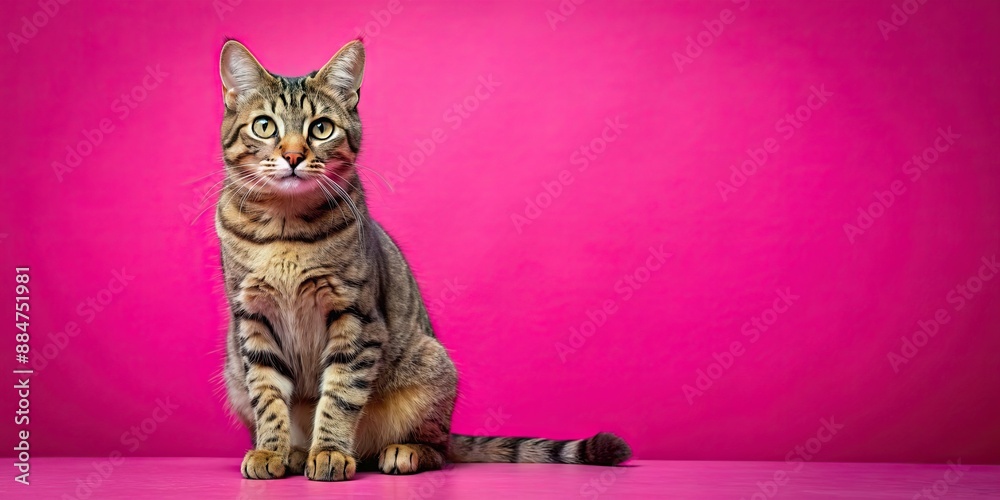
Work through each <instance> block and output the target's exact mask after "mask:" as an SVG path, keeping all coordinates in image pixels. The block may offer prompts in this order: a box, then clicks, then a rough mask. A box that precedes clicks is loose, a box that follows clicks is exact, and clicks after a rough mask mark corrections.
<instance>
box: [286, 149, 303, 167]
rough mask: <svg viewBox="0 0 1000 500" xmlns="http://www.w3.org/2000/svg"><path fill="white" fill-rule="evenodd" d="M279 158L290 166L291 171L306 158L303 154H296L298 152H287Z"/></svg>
mask: <svg viewBox="0 0 1000 500" xmlns="http://www.w3.org/2000/svg"><path fill="white" fill-rule="evenodd" d="M281 157H282V158H284V159H285V161H287V162H288V164H289V165H291V167H292V170H295V167H296V165H298V164H299V163H302V160H303V159H304V158H305V157H306V156H305V155H304V154H302V153H300V152H298V151H289V152H286V153H285V154H283V155H281Z"/></svg>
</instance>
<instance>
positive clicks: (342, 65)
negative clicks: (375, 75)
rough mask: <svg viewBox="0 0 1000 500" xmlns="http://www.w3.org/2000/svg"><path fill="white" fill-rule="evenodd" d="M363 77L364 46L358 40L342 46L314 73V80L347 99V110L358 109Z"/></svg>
mask: <svg viewBox="0 0 1000 500" xmlns="http://www.w3.org/2000/svg"><path fill="white" fill-rule="evenodd" d="M364 76H365V46H364V45H363V44H362V43H361V41H360V40H354V41H352V42H350V43H348V44H347V45H344V46H343V47H342V48H341V49H340V50H338V51H337V53H336V54H335V55H334V56H333V58H332V59H330V62H328V63H326V65H325V66H323V68H321V69H320V70H319V71H318V72H317V73H316V78H318V79H319V80H320V81H321V82H323V83H324V84H326V85H327V86H328V87H330V88H332V89H333V90H335V91H337V92H339V93H340V95H342V96H344V98H345V99H347V109H348V110H354V109H355V108H357V107H358V100H359V99H360V98H361V80H363V79H364Z"/></svg>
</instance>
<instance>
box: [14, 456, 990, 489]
mask: <svg viewBox="0 0 1000 500" xmlns="http://www.w3.org/2000/svg"><path fill="white" fill-rule="evenodd" d="M106 460H107V459H94V458H35V459H32V461H31V475H30V481H31V484H30V485H29V486H23V485H20V484H18V483H15V482H14V481H12V480H10V479H8V480H5V481H3V483H0V484H2V486H0V498H5V499H6V498H31V499H48V498H58V499H66V498H81V499H82V498H147V497H155V498H240V499H244V498H304V497H313V496H315V497H321V496H322V497H334V496H338V497H339V496H343V495H346V496H351V497H378V498H402V499H423V498H428V499H429V498H434V499H437V498H474V499H478V498H517V499H519V500H522V499H527V498H578V497H582V498H590V499H595V498H709V499H714V498H727V499H748V500H750V499H753V500H757V499H769V498H789V499H799V498H825V499H829V498H901V499H908V500H909V499H917V498H926V499H932V498H938V497H944V498H1000V466H984V465H973V466H965V465H961V466H957V467H952V466H949V465H914V464H859V463H850V464H848V463H806V464H804V465H802V467H801V469H800V470H795V468H796V467H795V466H794V465H789V464H787V463H784V462H667V461H646V460H639V461H635V462H633V463H632V464H631V466H629V467H621V468H603V467H588V466H571V465H529V464H466V465H458V466H456V467H454V468H453V469H450V470H446V471H439V472H430V473H424V474H419V475H416V476H383V475H381V474H377V473H363V474H359V475H358V476H357V477H356V478H355V479H354V480H353V481H349V482H346V483H319V482H313V481H307V480H306V479H305V478H304V477H293V478H286V479H281V480H274V481H248V480H244V479H242V478H241V477H240V475H239V467H238V466H239V459H233V458H134V457H130V458H127V459H124V461H122V462H119V463H118V464H117V465H112V464H110V463H108V462H107V461H106ZM102 462H103V464H102ZM776 479H777V480H778V481H779V482H781V483H782V484H780V485H779V484H778V482H775V480H776ZM88 482H89V485H88V484H87V483H88Z"/></svg>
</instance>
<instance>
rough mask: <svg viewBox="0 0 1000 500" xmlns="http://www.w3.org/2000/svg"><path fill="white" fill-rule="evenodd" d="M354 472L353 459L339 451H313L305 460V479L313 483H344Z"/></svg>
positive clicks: (355, 466) (355, 465)
mask: <svg viewBox="0 0 1000 500" xmlns="http://www.w3.org/2000/svg"><path fill="white" fill-rule="evenodd" d="M356 470H357V464H356V463H355V461H354V458H353V457H350V456H348V455H345V454H343V453H341V452H339V451H331V450H316V449H313V450H310V451H309V458H307V459H306V477H308V478H309V479H312V480H313V481H346V480H348V479H351V478H353V477H354V472H355V471H356Z"/></svg>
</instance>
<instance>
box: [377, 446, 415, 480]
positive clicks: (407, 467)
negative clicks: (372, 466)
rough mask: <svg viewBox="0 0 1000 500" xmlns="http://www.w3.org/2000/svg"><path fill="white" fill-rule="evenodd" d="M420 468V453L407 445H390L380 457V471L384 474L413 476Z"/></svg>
mask: <svg viewBox="0 0 1000 500" xmlns="http://www.w3.org/2000/svg"><path fill="white" fill-rule="evenodd" d="M419 468H420V453H419V452H418V451H417V449H416V448H414V447H412V446H407V445H405V444H390V445H389V446H386V447H385V449H384V450H382V453H381V454H379V456H378V469H379V470H380V471H382V473H383V474H413V473H415V472H417V470H419Z"/></svg>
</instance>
